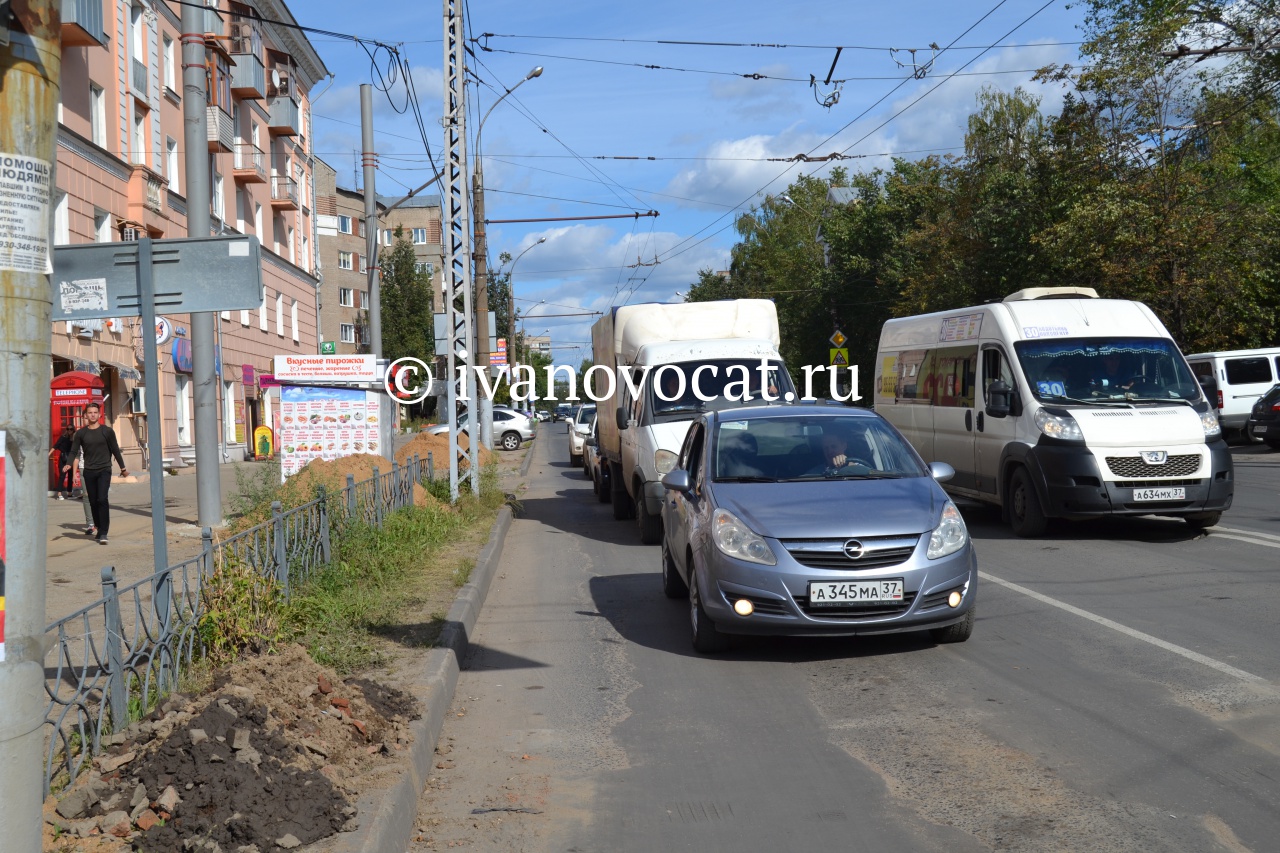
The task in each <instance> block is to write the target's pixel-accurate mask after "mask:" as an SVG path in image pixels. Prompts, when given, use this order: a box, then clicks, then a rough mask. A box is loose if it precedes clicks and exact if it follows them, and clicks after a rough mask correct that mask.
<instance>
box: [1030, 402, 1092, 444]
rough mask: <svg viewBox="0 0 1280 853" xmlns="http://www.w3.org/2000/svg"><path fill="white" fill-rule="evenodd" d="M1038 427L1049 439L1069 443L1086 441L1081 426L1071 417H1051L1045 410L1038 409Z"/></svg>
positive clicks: (1036, 419) (1036, 416)
mask: <svg viewBox="0 0 1280 853" xmlns="http://www.w3.org/2000/svg"><path fill="white" fill-rule="evenodd" d="M1035 422H1036V426H1037V427H1038V428H1039V429H1040V431H1041V432H1042V433H1044V434H1045V435H1047V436H1049V438H1061V439H1066V440H1067V441H1084V433H1083V432H1081V431H1080V424H1078V423H1076V419H1075V418H1073V417H1071V415H1051V414H1049V413H1048V412H1046V411H1045V410H1044V409H1036V415H1035Z"/></svg>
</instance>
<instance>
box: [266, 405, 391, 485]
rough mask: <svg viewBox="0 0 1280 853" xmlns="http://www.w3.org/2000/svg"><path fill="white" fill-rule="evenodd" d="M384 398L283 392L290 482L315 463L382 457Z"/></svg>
mask: <svg viewBox="0 0 1280 853" xmlns="http://www.w3.org/2000/svg"><path fill="white" fill-rule="evenodd" d="M379 397H380V395H379V393H378V392H377V391H366V390H364V389H361V388H326V387H321V386H308V385H285V386H282V387H281V389H280V433H279V440H278V446H279V452H280V471H281V474H282V476H284V477H289V476H290V475H292V474H296V473H297V472H298V471H301V470H302V469H303V468H305V467H306V466H307V463H309V462H310V461H311V460H313V459H326V460H333V459H338V458H340V457H343V456H352V455H354V454H357V453H373V454H378V453H381V442H382V439H381V437H380V431H379V427H380V423H379V422H380V417H379V408H378V404H379Z"/></svg>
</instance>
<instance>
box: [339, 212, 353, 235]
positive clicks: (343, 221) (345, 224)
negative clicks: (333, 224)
mask: <svg viewBox="0 0 1280 853" xmlns="http://www.w3.org/2000/svg"><path fill="white" fill-rule="evenodd" d="M338 230H339V231H341V232H342V233H343V234H350V233H351V217H350V216H342V215H341V214H339V215H338Z"/></svg>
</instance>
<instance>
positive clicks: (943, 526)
mask: <svg viewBox="0 0 1280 853" xmlns="http://www.w3.org/2000/svg"><path fill="white" fill-rule="evenodd" d="M968 541H969V531H968V529H967V528H966V527H965V526H964V519H963V518H962V517H961V516H960V510H958V509H956V505H955V504H953V503H952V502H951V501H947V505H946V506H944V507H943V508H942V519H941V520H940V521H939V522H938V526H937V527H935V528H933V534H932V535H931V536H930V537H929V550H928V551H927V552H926V553H925V556H927V557H928V558H929V559H930V560H936V559H938V558H939V557H945V556H947V555H948V554H954V553H955V552H956V551H959V550H960V549H961V548H963V547H964V546H965V543H966V542H968Z"/></svg>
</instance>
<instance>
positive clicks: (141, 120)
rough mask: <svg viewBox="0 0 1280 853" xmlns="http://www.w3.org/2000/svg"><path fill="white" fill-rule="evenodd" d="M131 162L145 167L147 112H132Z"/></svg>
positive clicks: (136, 109)
mask: <svg viewBox="0 0 1280 853" xmlns="http://www.w3.org/2000/svg"><path fill="white" fill-rule="evenodd" d="M133 162H135V163H141V164H142V165H143V166H145V165H147V111H146V110H140V109H138V108H137V107H136V106H135V107H134V112H133Z"/></svg>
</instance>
